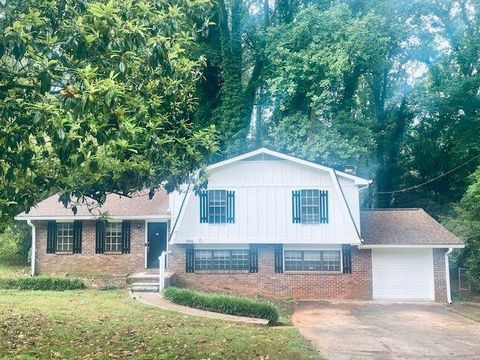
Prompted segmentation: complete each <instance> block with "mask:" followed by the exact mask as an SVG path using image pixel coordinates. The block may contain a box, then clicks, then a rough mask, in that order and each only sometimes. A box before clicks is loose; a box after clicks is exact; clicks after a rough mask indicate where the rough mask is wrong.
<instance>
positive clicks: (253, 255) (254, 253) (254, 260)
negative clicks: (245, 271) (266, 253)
mask: <svg viewBox="0 0 480 360" xmlns="http://www.w3.org/2000/svg"><path fill="white" fill-rule="evenodd" d="M249 265H250V266H249V267H250V270H249V272H251V273H258V246H257V245H250V251H249Z"/></svg>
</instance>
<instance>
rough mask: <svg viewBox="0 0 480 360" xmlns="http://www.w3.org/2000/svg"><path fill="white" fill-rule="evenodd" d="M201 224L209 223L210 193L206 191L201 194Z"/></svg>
mask: <svg viewBox="0 0 480 360" xmlns="http://www.w3.org/2000/svg"><path fill="white" fill-rule="evenodd" d="M200 222H201V223H207V222H208V191H206V190H204V191H202V192H201V193H200Z"/></svg>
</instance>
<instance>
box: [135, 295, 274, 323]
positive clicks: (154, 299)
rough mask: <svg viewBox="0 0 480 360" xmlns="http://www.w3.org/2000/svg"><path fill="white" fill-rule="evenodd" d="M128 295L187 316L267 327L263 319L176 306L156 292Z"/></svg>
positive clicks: (144, 302)
mask: <svg viewBox="0 0 480 360" xmlns="http://www.w3.org/2000/svg"><path fill="white" fill-rule="evenodd" d="M129 294H130V296H131V297H132V298H133V299H135V300H138V301H139V302H141V303H143V304H147V305H152V306H156V307H159V308H161V309H163V310H170V311H176V312H179V313H183V314H187V315H192V316H203V317H206V318H211V319H217V320H224V321H232V322H236V323H244V324H253V325H262V326H266V325H268V320H264V319H256V318H249V317H244V316H235V315H228V314H221V313H216V312H211V311H205V310H200V309H194V308H191V307H188V306H182V305H177V304H174V303H172V302H170V301H168V300H167V299H165V298H164V297H163V296H162V294H160V293H158V292H129Z"/></svg>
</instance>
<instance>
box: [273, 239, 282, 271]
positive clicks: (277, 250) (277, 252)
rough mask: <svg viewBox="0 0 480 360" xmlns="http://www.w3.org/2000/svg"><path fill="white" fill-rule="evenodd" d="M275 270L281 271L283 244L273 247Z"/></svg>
mask: <svg viewBox="0 0 480 360" xmlns="http://www.w3.org/2000/svg"><path fill="white" fill-rule="evenodd" d="M274 251H275V272H276V273H277V274H279V273H283V245H278V246H276V247H275V250H274Z"/></svg>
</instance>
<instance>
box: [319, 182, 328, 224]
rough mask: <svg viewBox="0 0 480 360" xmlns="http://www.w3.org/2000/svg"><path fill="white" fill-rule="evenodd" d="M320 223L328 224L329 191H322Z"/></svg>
mask: <svg viewBox="0 0 480 360" xmlns="http://www.w3.org/2000/svg"><path fill="white" fill-rule="evenodd" d="M320 222H321V223H322V224H327V223H328V190H321V191H320Z"/></svg>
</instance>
